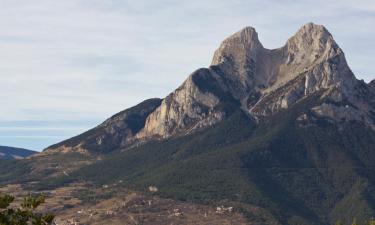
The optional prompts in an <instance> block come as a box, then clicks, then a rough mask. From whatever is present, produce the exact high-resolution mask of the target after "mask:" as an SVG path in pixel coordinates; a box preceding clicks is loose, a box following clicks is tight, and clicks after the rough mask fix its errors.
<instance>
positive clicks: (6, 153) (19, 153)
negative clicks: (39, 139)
mask: <svg viewBox="0 0 375 225" xmlns="http://www.w3.org/2000/svg"><path fill="white" fill-rule="evenodd" d="M35 153H37V152H35V151H31V150H27V149H23V148H13V147H7V146H0V159H23V158H26V157H28V156H31V155H33V154H35Z"/></svg>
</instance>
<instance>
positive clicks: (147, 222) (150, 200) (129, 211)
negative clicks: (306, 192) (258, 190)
mask: <svg viewBox="0 0 375 225" xmlns="http://www.w3.org/2000/svg"><path fill="white" fill-rule="evenodd" d="M0 192H6V193H15V196H16V197H17V199H18V200H20V199H22V196H25V195H27V194H28V193H29V192H28V191H26V190H24V189H22V187H21V186H20V185H8V186H6V187H2V188H0ZM43 193H44V194H45V195H46V203H45V204H44V205H43V208H41V209H40V210H42V211H48V212H52V213H54V214H55V215H56V224H59V225H70V224H74V225H77V224H92V225H102V224H113V225H116V224H129V225H133V224H134V225H135V224H143V225H159V224H160V225H161V224H163V225H165V224H171V225H172V224H176V225H177V224H179V225H180V224H186V225H190V224H191V225H193V224H194V225H198V224H202V225H210V224H212V225H219V224H223V225H224V224H225V225H237V224H238V225H240V224H249V222H247V220H246V218H245V217H244V215H242V214H241V213H240V212H239V211H238V209H236V207H233V206H231V205H230V203H226V204H224V205H223V206H222V205H218V206H217V207H213V206H207V205H200V204H193V203H189V202H181V201H175V200H170V199H162V198H159V197H156V196H154V195H153V194H152V193H147V194H144V193H140V192H135V191H129V190H127V189H124V188H121V187H119V186H117V185H111V186H109V185H104V186H103V187H101V188H94V187H92V185H89V184H83V183H75V184H72V185H70V186H67V187H61V188H58V189H55V190H52V191H44V192H43ZM16 204H17V203H16Z"/></svg>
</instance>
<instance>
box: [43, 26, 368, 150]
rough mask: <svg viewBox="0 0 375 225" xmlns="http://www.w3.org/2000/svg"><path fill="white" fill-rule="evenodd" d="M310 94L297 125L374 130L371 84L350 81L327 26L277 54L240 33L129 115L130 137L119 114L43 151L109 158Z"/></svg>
mask: <svg viewBox="0 0 375 225" xmlns="http://www.w3.org/2000/svg"><path fill="white" fill-rule="evenodd" d="M315 94H319V95H320V96H321V98H325V101H324V102H323V103H322V104H321V105H316V106H314V108H311V110H310V113H311V114H312V115H311V116H310V117H307V116H306V115H300V116H301V117H300V118H299V120H300V121H301V122H303V121H305V122H306V121H307V120H311V119H313V118H312V117H319V118H322V117H324V118H326V119H330V120H333V121H336V122H340V121H342V120H348V121H360V122H363V123H364V124H366V126H368V127H372V128H374V119H375V117H374V116H375V114H374V112H375V109H374V106H375V104H374V100H373V99H374V94H375V92H374V84H373V83H370V84H366V83H364V82H362V81H359V80H357V79H356V78H355V76H354V74H353V73H352V71H351V70H350V68H349V66H348V64H347V62H346V59H345V55H344V53H343V51H342V49H341V48H340V47H339V46H338V45H337V43H336V42H335V41H334V39H333V37H332V35H331V34H330V33H329V32H328V30H327V29H326V28H325V27H323V26H321V25H315V24H313V23H309V24H306V25H305V26H303V27H302V28H301V29H300V30H299V31H298V32H297V33H296V34H295V35H294V36H293V37H291V38H290V39H289V40H288V41H287V43H286V44H285V45H284V46H283V47H281V48H278V49H266V48H264V47H263V45H262V44H261V43H260V41H259V40H258V34H257V32H256V31H255V29H254V28H252V27H246V28H244V29H242V30H241V31H239V32H237V33H235V34H233V35H232V36H230V37H229V38H227V39H226V40H224V41H223V42H222V44H221V45H220V47H219V49H217V50H216V52H215V54H214V57H213V60H212V64H211V66H210V67H209V68H202V69H198V70H197V71H195V72H193V73H192V74H191V75H190V76H189V77H188V78H187V80H186V81H185V82H184V83H183V84H182V85H181V86H180V87H179V88H177V89H176V90H175V91H174V92H173V93H171V94H170V95H168V96H167V97H166V98H165V99H163V100H162V101H160V100H152V99H151V100H148V101H146V102H143V103H141V104H140V105H137V106H136V107H135V109H129V110H131V111H132V112H131V113H133V114H132V115H133V116H134V115H136V116H138V117H139V118H138V119H137V122H134V123H136V125H135V126H137V129H133V130H131V132H130V133H129V134H125V136H123V135H124V134H122V130H124V131H125V133H128V132H127V131H126V130H128V123H129V121H128V119H127V117H126V115H127V111H124V112H122V113H120V114H119V115H116V116H114V117H113V118H110V119H109V120H107V121H106V122H105V123H104V124H102V125H100V126H99V127H97V128H95V129H94V130H91V131H89V132H87V133H85V134H84V135H80V136H78V137H75V138H73V139H70V140H68V141H67V142H62V143H60V144H57V145H53V146H51V147H50V148H48V150H50V149H60V150H61V149H65V150H66V148H68V149H78V148H79V149H84V150H89V151H90V150H92V151H97V150H98V149H103V148H106V147H103V146H106V143H107V142H110V143H111V144H113V145H114V146H113V147H110V148H109V149H108V151H111V150H114V149H116V148H119V147H124V146H127V145H128V144H131V143H134V142H137V141H141V140H143V141H144V140H149V139H155V138H157V139H163V138H168V137H171V136H176V135H186V134H189V133H191V132H194V131H195V130H199V129H201V128H205V127H209V126H212V125H213V124H216V123H218V122H220V121H223V120H224V119H225V118H228V117H229V116H230V115H231V114H232V113H233V112H234V111H236V110H237V109H239V110H241V111H243V112H244V113H246V114H247V115H248V116H249V118H252V119H255V120H261V119H262V118H266V117H268V116H270V115H273V114H275V113H278V112H280V111H283V110H287V109H288V108H290V107H291V106H293V105H294V104H296V103H298V102H299V101H301V100H303V99H305V98H308V97H310V96H313V95H315ZM137 110H141V112H140V113H138V111H137ZM122 114H125V116H124V115H122ZM130 118H132V116H130ZM116 121H120V122H116ZM130 123H131V121H130ZM133 125H134V124H133ZM133 125H132V124H131V125H130V126H133ZM104 127H105V128H104ZM100 130H103V132H100ZM117 131H119V132H117ZM111 134H115V135H114V137H116V138H115V140H113V137H112V135H111ZM87 136H89V137H87ZM72 140H75V141H72ZM87 142H90V143H91V144H90V145H88V144H87ZM82 143H86V144H83V145H82Z"/></svg>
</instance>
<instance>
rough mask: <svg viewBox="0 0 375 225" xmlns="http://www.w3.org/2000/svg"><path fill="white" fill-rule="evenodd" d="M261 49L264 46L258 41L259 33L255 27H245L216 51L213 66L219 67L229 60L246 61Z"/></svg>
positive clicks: (227, 39)
mask: <svg viewBox="0 0 375 225" xmlns="http://www.w3.org/2000/svg"><path fill="white" fill-rule="evenodd" d="M259 48H263V46H262V44H261V43H260V41H259V39H258V33H257V32H256V30H255V29H254V28H253V27H245V28H244V29H242V30H240V31H238V32H236V33H234V34H233V35H231V36H230V37H228V38H226V39H225V40H224V41H223V42H222V43H221V45H220V47H219V49H217V50H216V51H215V54H214V57H213V59H212V65H219V64H220V63H223V62H226V61H228V60H233V61H237V62H238V61H245V60H246V59H247V57H251V54H253V53H255V51H257V50H258V49H259Z"/></svg>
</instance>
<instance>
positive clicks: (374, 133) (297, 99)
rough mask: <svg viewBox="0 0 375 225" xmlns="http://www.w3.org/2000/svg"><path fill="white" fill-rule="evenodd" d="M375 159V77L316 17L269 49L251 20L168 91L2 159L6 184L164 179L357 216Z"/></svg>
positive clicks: (42, 186) (264, 206)
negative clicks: (11, 159)
mask: <svg viewBox="0 0 375 225" xmlns="http://www.w3.org/2000/svg"><path fill="white" fill-rule="evenodd" d="M374 158H375V81H372V82H370V83H365V82H364V81H361V80H357V79H356V77H355V75H354V74H353V72H352V71H351V70H350V68H349V66H348V64H347V62H346V59H345V55H344V53H343V50H342V49H341V48H340V47H339V46H338V44H337V43H336V42H335V41H334V38H333V36H332V35H331V34H330V33H329V31H328V30H327V29H326V28H325V27H323V26H321V25H316V24H313V23H309V24H306V25H304V26H303V27H301V28H300V29H299V30H298V31H297V33H296V34H295V35H293V36H292V37H291V38H290V39H288V40H287V42H286V44H285V45H284V46H283V47H281V48H277V49H267V48H265V47H263V45H262V44H261V42H260V41H259V39H258V34H257V32H256V31H255V29H254V28H252V27H246V28H244V29H242V30H241V31H239V32H237V33H235V34H233V35H232V36H230V37H228V38H227V39H225V40H224V41H223V42H222V43H221V45H220V47H219V48H218V49H217V50H216V51H215V54H214V57H213V60H212V63H211V65H210V66H209V67H208V68H201V69H198V70H196V71H195V72H193V73H192V74H191V75H189V76H188V78H187V79H186V80H185V81H184V82H183V84H182V85H181V86H180V87H178V88H177V89H176V90H175V91H174V92H172V93H171V94H169V95H168V96H167V97H165V98H164V99H150V100H146V101H144V102H142V103H140V104H139V105H137V106H135V107H132V108H130V109H127V110H125V111H123V112H120V113H118V114H116V115H114V116H113V117H111V118H109V119H108V120H106V121H105V122H104V123H102V124H101V125H99V126H98V127H96V128H93V129H92V130H90V131H87V132H85V133H83V134H81V135H78V136H76V137H73V138H71V139H68V140H66V141H63V142H61V143H58V144H55V145H53V146H50V147H48V148H47V149H46V150H45V151H44V152H43V153H41V154H38V155H36V156H33V157H32V159H28V160H22V161H20V162H18V163H17V164H4V165H1V164H0V171H2V175H0V184H7V183H22V184H23V186H24V187H28V188H30V189H33V190H46V189H47V190H54V189H56V188H61V187H64V186H66V185H71V184H76V183H82V182H87V183H89V184H93V185H96V186H97V187H107V186H109V185H113V186H116V187H119V186H121V187H125V188H129V189H133V190H138V191H142V192H147V190H149V187H156V189H157V192H156V193H154V195H157V196H159V197H160V198H168V199H174V200H179V201H185V202H193V203H199V204H207V205H219V204H224V205H232V206H235V209H236V210H237V211H238V212H241V213H242V214H243V215H245V217H246V219H247V220H248V223H249V224H282V225H301V224H311V225H326V224H334V223H335V222H336V221H338V220H341V221H342V222H343V224H351V222H352V221H353V219H356V220H357V221H358V222H362V221H364V220H366V219H369V218H371V217H372V216H373V215H374V214H375V194H374V193H375V192H374V187H375V186H374V185H375V176H374V174H375V173H374V172H375V171H374V168H375V162H374V160H373V159H374ZM47 165H48V166H47ZM20 168H21V169H20ZM30 171H31V172H30ZM14 177H17V180H15V179H14ZM120 181H121V182H120ZM154 189H155V188H153V190H154ZM150 224H152V223H150ZM182 224H188V223H182Z"/></svg>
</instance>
